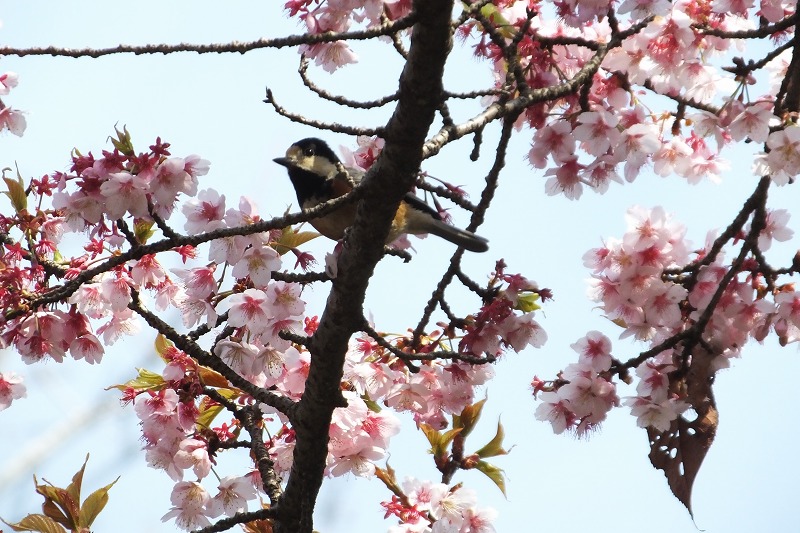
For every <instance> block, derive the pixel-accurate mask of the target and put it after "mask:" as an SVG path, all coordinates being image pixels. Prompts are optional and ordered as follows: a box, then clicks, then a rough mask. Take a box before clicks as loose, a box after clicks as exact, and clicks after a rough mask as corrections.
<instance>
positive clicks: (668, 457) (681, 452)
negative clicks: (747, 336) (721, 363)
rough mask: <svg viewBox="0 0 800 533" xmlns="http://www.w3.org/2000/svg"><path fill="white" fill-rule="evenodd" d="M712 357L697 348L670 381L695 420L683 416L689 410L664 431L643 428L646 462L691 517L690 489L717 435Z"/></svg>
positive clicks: (671, 387) (710, 354)
mask: <svg viewBox="0 0 800 533" xmlns="http://www.w3.org/2000/svg"><path fill="white" fill-rule="evenodd" d="M714 357H715V354H712V353H710V352H708V351H707V350H705V349H702V348H700V347H698V348H696V349H695V350H694V355H693V356H692V360H691V366H690V367H689V370H688V371H687V372H686V373H685V375H683V376H680V377H677V378H673V377H670V390H671V391H673V392H677V393H679V394H680V395H681V396H682V397H684V399H685V400H686V401H687V402H688V403H689V404H690V405H691V407H692V409H693V410H694V413H696V414H697V416H696V418H694V419H690V417H689V416H686V415H687V414H688V413H692V411H691V410H690V411H687V413H684V415H681V416H679V417H678V418H677V419H676V420H673V422H672V425H671V426H670V428H669V430H668V431H663V432H662V431H658V430H657V429H655V428H652V427H648V428H647V436H648V438H649V439H650V462H651V463H652V464H653V466H654V467H655V468H657V469H659V470H661V471H663V472H664V475H665V476H666V477H667V482H668V483H669V487H670V489H671V490H672V493H673V494H674V495H675V497H676V498H678V500H680V501H681V503H683V505H685V506H686V509H687V510H688V511H689V514H690V515H692V516H693V513H692V503H691V500H692V486H693V485H694V480H695V478H696V477H697V473H698V472H699V470H700V466H701V465H702V464H703V460H704V459H705V457H706V454H707V453H708V450H709V448H710V447H711V444H712V443H713V442H714V436H715V435H716V433H717V423H718V412H717V407H716V403H715V401H714V394H713V391H712V384H713V382H714V372H713V371H712V370H711V361H712V359H713V358H714ZM694 413H692V414H694Z"/></svg>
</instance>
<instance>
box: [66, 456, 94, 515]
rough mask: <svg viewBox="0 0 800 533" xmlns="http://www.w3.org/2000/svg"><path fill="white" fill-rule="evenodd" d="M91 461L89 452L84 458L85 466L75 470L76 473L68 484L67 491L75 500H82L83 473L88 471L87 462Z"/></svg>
mask: <svg viewBox="0 0 800 533" xmlns="http://www.w3.org/2000/svg"><path fill="white" fill-rule="evenodd" d="M88 462H89V454H88V453H87V454H86V459H84V460H83V466H81V467H80V469H79V470H78V471H77V472H75V475H74V476H72V482H71V483H70V484H69V485H67V492H68V493H69V495H70V498H71V499H72V501H74V502H76V503H77V502H80V501H81V484H82V483H83V473H84V471H86V463H88Z"/></svg>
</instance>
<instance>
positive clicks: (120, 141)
mask: <svg viewBox="0 0 800 533" xmlns="http://www.w3.org/2000/svg"><path fill="white" fill-rule="evenodd" d="M114 131H115V132H116V133H117V138H116V139H115V138H114V137H111V144H113V145H114V148H116V149H117V150H119V151H120V153H121V154H124V155H128V156H131V155H136V152H135V151H134V149H133V143H132V142H131V134H130V133H128V127H127V126H123V127H122V131H119V130H118V129H117V127H116V126H114Z"/></svg>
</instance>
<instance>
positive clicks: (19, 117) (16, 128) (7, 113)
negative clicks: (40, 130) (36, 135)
mask: <svg viewBox="0 0 800 533" xmlns="http://www.w3.org/2000/svg"><path fill="white" fill-rule="evenodd" d="M27 126H28V123H27V121H26V120H25V116H24V115H23V114H22V112H21V111H18V110H16V109H14V108H12V107H4V108H2V109H0V132H2V131H3V130H5V129H8V131H10V132H11V133H13V134H14V135H16V136H17V137H22V134H23V133H24V132H25V128H26V127H27Z"/></svg>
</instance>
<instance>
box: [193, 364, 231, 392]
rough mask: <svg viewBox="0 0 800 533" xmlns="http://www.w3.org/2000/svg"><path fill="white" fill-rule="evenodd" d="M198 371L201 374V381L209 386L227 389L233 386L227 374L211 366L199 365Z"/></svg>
mask: <svg viewBox="0 0 800 533" xmlns="http://www.w3.org/2000/svg"><path fill="white" fill-rule="evenodd" d="M197 373H198V374H200V382H201V383H202V384H203V385H206V386H207V387H217V388H223V389H227V388H229V387H230V386H231V385H230V383H229V382H228V379H227V378H226V377H225V376H223V375H222V374H220V373H219V372H217V371H216V370H213V369H211V368H208V367H205V366H198V367H197Z"/></svg>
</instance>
